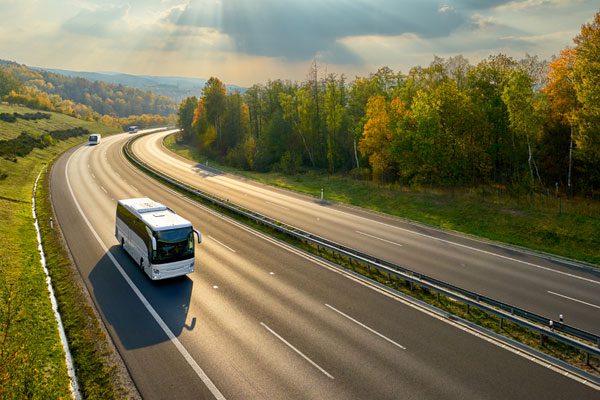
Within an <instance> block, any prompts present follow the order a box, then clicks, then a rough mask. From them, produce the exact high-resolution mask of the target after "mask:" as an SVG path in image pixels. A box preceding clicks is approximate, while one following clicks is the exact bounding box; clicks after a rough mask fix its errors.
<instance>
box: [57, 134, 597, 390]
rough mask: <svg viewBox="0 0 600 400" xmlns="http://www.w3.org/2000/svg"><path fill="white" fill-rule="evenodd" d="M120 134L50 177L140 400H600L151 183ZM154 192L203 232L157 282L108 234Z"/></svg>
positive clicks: (64, 160) (62, 163)
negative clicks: (122, 212)
mask: <svg viewBox="0 0 600 400" xmlns="http://www.w3.org/2000/svg"><path fill="white" fill-rule="evenodd" d="M126 139H128V135H126V134H123V135H117V136H113V137H109V138H105V139H103V140H102V143H101V144H100V145H98V146H87V145H84V146H80V147H77V148H75V149H73V150H71V151H69V152H67V153H65V154H64V155H63V156H62V157H61V158H60V159H59V160H58V161H57V162H56V163H55V164H54V167H53V169H52V175H51V194H52V200H53V204H54V207H55V211H56V216H57V219H58V222H59V224H60V227H61V229H62V231H63V233H64V235H65V239H66V241H67V244H68V246H69V248H70V250H71V253H72V255H73V258H74V260H75V263H76V265H77V267H78V269H79V271H80V272H81V276H82V278H83V280H84V282H85V284H86V285H87V287H88V289H89V292H90V294H91V296H92V298H93V300H94V302H95V303H96V306H97V308H98V310H99V312H100V314H101V316H102V318H103V320H104V322H105V324H106V326H107V328H108V330H109V333H110V335H111V337H112V338H113V341H114V342H115V344H116V346H117V348H118V350H119V352H120V354H121V355H122V357H123V359H124V361H125V363H126V365H127V368H128V369H129V371H130V373H131V375H132V378H133V380H134V382H135V384H136V385H137V387H138V389H139V391H140V393H141V395H142V396H143V397H144V398H146V399H155V398H156V399H165V398H168V399H179V398H181V399H185V398H189V399H211V398H220V399H222V398H226V399H260V398H262V399H399V398H401V399H425V398H436V399H437V398H440V399H507V398H514V399H520V398H522V399H525V398H540V399H564V398H572V399H594V398H596V399H597V398H598V393H600V392H599V391H597V390H595V389H593V388H591V387H589V386H586V385H584V384H582V383H580V382H578V381H576V380H574V379H571V378H569V377H566V376H564V372H563V373H560V372H556V371H554V370H552V369H550V368H548V367H546V366H544V365H540V364H539V363H535V362H533V361H531V360H529V358H526V357H524V356H522V355H517V354H515V353H514V352H512V351H508V350H506V349H503V348H502V347H500V346H498V345H496V344H493V343H490V342H489V341H487V340H484V339H482V338H480V337H478V336H476V335H474V334H472V333H469V332H467V331H465V330H464V329H461V328H460V327H457V326H455V325H454V324H453V323H451V322H449V321H445V320H442V319H440V318H438V317H435V316H432V315H430V314H428V313H425V312H423V311H421V310H419V309H416V308H415V307H414V306H411V305H408V304H406V303H404V302H402V301H400V300H399V299H397V298H395V297H393V296H390V295H386V294H385V293H382V292H380V291H378V290H375V289H374V288H372V287H370V286H369V285H367V284H365V283H363V282H361V281H360V280H357V279H355V278H352V277H351V276H349V275H347V274H345V273H343V272H340V271H338V270H336V269H335V268H331V267H327V266H326V265H323V264H322V263H321V262H320V261H318V260H315V259H314V258H312V257H311V256H309V255H306V254H304V253H301V252H299V251H297V250H294V249H291V248H288V247H287V246H286V245H284V244H281V243H279V242H277V241H275V240H273V239H270V238H268V237H265V236H263V235H261V234H258V233H256V232H253V231H251V230H249V229H248V228H245V227H243V226H240V225H239V224H238V223H236V222H232V221H230V220H228V219H226V218H223V217H220V216H218V215H216V214H215V213H214V212H212V211H209V210H207V209H206V208H204V207H202V206H199V205H197V204H194V203H192V202H190V201H189V200H186V199H184V198H182V197H181V196H180V195H178V194H175V193H173V192H171V191H170V190H168V189H166V188H164V187H162V186H160V185H158V184H157V183H156V182H154V181H153V180H151V179H149V178H147V177H146V176H145V175H143V174H142V173H140V172H139V171H138V170H136V169H135V168H134V167H132V166H131V165H130V164H129V163H128V162H127V161H126V160H125V159H124V158H123V156H122V153H121V147H122V145H123V143H124V141H125V140H126ZM141 196H149V197H151V198H153V199H155V200H157V201H160V202H163V203H165V204H167V205H168V206H170V207H171V208H173V209H174V210H176V211H177V212H178V213H179V214H181V215H182V216H183V217H185V218H187V219H189V220H191V221H192V223H193V224H194V226H195V227H196V228H198V229H199V230H200V231H201V232H202V234H203V239H204V241H203V243H202V244H201V245H200V246H198V247H197V249H196V263H197V267H196V272H194V273H193V274H190V275H188V276H186V277H183V278H177V279H172V280H167V281H158V282H152V281H151V280H150V279H149V278H148V277H147V276H145V275H143V274H142V273H141V272H140V271H139V269H138V268H137V266H136V265H135V264H134V262H133V260H131V259H130V257H129V256H128V255H126V254H125V253H124V252H123V251H122V250H121V249H120V247H119V246H118V244H117V242H116V239H115V238H114V229H115V226H114V224H115V207H116V200H117V199H122V198H130V197H141Z"/></svg>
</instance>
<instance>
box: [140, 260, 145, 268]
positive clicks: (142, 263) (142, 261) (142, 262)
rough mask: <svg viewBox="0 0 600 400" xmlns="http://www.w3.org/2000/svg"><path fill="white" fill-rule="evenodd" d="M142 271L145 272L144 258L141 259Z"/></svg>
mask: <svg viewBox="0 0 600 400" xmlns="http://www.w3.org/2000/svg"><path fill="white" fill-rule="evenodd" d="M140 269H141V270H142V271H143V270H144V258H143V257H142V258H140Z"/></svg>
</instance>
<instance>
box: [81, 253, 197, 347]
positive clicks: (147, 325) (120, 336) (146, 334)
mask: <svg viewBox="0 0 600 400" xmlns="http://www.w3.org/2000/svg"><path fill="white" fill-rule="evenodd" d="M109 251H110V253H111V254H112V255H113V257H114V258H115V259H117V261H118V262H119V264H120V265H121V267H122V268H123V270H124V271H125V273H126V274H127V276H128V277H129V279H130V280H131V281H132V282H133V284H134V285H135V286H136V287H137V289H138V290H139V292H140V293H141V295H142V296H143V297H144V298H145V300H146V301H147V302H148V304H149V305H150V307H152V309H154V311H156V313H157V314H158V316H159V317H160V319H162V321H164V323H165V324H166V325H167V327H168V329H169V330H170V331H171V332H172V333H173V335H175V336H176V337H177V336H179V335H180V334H181V332H182V331H183V329H186V330H194V329H195V328H196V318H191V320H190V321H189V322H187V323H186V320H187V314H188V310H189V304H190V298H191V296H192V287H193V284H194V282H193V281H192V280H191V279H190V278H188V277H187V276H183V277H179V278H174V279H167V280H164V281H152V280H151V279H150V278H149V277H148V276H147V275H146V274H144V273H143V272H142V271H141V270H140V269H139V268H138V267H137V266H136V265H135V264H134V262H133V260H132V259H131V258H130V257H129V256H128V255H127V254H126V253H125V252H123V251H122V250H121V248H120V247H119V246H113V247H111V248H110V250H109ZM89 282H90V285H91V288H90V292H91V293H90V294H91V295H92V297H93V299H94V302H95V303H96V307H97V308H98V311H99V312H100V313H101V314H102V317H103V319H104V321H105V324H106V326H107V328H108V329H109V331H111V336H112V337H113V339H114V341H115V342H117V344H121V345H122V346H123V347H125V348H126V349H138V348H143V347H147V346H152V345H154V344H158V343H162V342H165V341H169V340H170V339H169V337H168V336H167V334H166V332H165V331H164V330H163V329H162V327H161V326H160V325H159V323H158V322H157V321H156V319H155V318H154V317H153V316H152V314H151V312H150V311H149V310H148V308H147V307H146V305H145V304H144V303H143V301H142V300H141V299H140V298H139V297H138V296H137V295H136V293H135V291H134V290H133V289H132V288H131V286H130V285H129V284H128V283H127V282H126V280H125V279H124V278H123V276H122V275H121V273H120V272H119V271H118V269H117V268H116V267H115V265H114V264H113V262H112V260H111V259H110V258H109V256H108V254H105V255H104V256H103V257H102V258H101V259H100V260H99V261H98V263H96V265H95V266H94V267H93V268H92V270H91V272H90V274H89Z"/></svg>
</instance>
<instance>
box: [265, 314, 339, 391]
mask: <svg viewBox="0 0 600 400" xmlns="http://www.w3.org/2000/svg"><path fill="white" fill-rule="evenodd" d="M260 324H261V325H262V326H263V327H264V328H265V329H266V330H268V331H269V332H271V334H272V335H273V336H275V337H276V338H277V339H279V340H281V341H282V342H283V343H285V345H286V346H288V347H289V348H290V349H292V350H294V351H295V352H296V353H297V354H298V355H299V356H300V357H302V358H304V359H305V360H306V361H308V362H309V363H310V364H311V365H312V366H313V367H315V368H316V369H318V370H319V371H321V372H322V373H323V374H325V375H326V376H327V377H328V378H329V379H334V378H333V375H331V374H330V373H329V372H327V371H325V370H324V369H323V368H321V367H320V366H319V364H317V363H316V362H314V361H313V360H311V359H310V358H308V357H307V356H306V355H305V354H304V353H302V352H301V351H300V350H298V349H297V348H295V347H294V346H293V345H292V344H291V343H290V342H288V341H287V340H285V339H284V338H282V337H281V336H280V335H279V334H277V332H275V331H274V330H273V329H271V328H269V327H268V326H267V325H266V324H265V323H264V322H261V323H260Z"/></svg>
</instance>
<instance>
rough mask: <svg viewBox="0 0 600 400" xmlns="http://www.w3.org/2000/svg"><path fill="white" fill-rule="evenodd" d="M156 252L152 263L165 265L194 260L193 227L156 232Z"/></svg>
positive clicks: (153, 253) (153, 254) (153, 252)
mask: <svg viewBox="0 0 600 400" xmlns="http://www.w3.org/2000/svg"><path fill="white" fill-rule="evenodd" d="M154 238H155V239H156V250H154V251H152V263H153V264H164V263H168V262H173V261H181V260H187V259H190V258H194V232H193V231H192V228H191V227H188V228H179V229H169V230H164V231H157V232H154Z"/></svg>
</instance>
